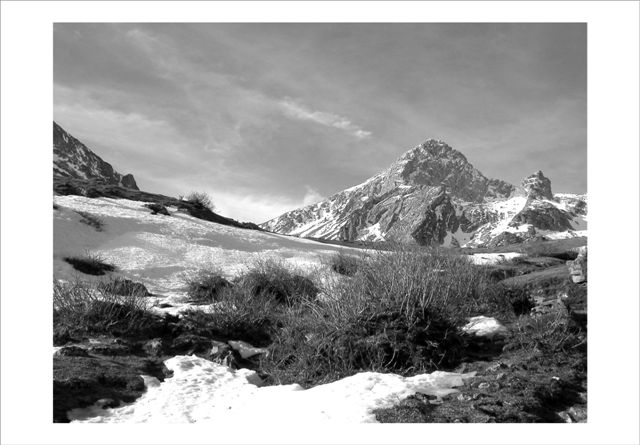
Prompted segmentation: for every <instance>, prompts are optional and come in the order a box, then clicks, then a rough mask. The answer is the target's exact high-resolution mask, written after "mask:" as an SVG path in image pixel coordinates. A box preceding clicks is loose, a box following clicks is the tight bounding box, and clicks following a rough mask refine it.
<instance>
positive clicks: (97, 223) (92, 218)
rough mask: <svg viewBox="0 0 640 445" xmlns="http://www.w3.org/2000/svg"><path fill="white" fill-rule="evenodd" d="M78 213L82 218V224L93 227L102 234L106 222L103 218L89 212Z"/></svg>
mask: <svg viewBox="0 0 640 445" xmlns="http://www.w3.org/2000/svg"><path fill="white" fill-rule="evenodd" d="M76 213H77V214H78V215H80V216H81V217H82V219H81V220H80V222H81V223H83V224H86V225H88V226H90V227H93V228H94V229H96V231H98V232H102V229H103V228H104V220H103V219H102V218H100V217H99V216H96V215H92V214H91V213H88V212H81V211H76Z"/></svg>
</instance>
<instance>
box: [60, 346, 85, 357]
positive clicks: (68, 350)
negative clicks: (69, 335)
mask: <svg viewBox="0 0 640 445" xmlns="http://www.w3.org/2000/svg"><path fill="white" fill-rule="evenodd" d="M54 356H55V357H89V352H87V350H86V349H85V348H82V347H80V346H74V345H71V346H64V347H62V348H60V349H58V350H57V351H56V352H55V354H54Z"/></svg>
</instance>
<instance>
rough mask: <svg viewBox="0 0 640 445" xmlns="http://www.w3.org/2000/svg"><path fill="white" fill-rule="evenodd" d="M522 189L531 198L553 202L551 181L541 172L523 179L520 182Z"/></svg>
mask: <svg viewBox="0 0 640 445" xmlns="http://www.w3.org/2000/svg"><path fill="white" fill-rule="evenodd" d="M522 187H523V188H524V189H525V191H526V192H527V196H529V197H531V198H534V199H550V200H553V194H552V193H551V181H550V180H549V178H547V177H545V176H544V174H542V171H541V170H538V171H537V172H535V173H534V174H532V175H530V176H527V177H526V178H524V179H523V180H522Z"/></svg>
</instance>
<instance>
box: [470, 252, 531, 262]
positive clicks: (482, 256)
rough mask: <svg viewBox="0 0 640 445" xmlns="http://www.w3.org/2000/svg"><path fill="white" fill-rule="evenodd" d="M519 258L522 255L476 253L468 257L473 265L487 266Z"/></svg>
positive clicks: (512, 253) (516, 253)
mask: <svg viewBox="0 0 640 445" xmlns="http://www.w3.org/2000/svg"><path fill="white" fill-rule="evenodd" d="M519 256H522V254H521V253H518V252H506V253H474V254H473V255H468V258H469V261H471V262H472V263H473V264H478V265H486V264H496V263H499V262H500V261H505V260H510V259H513V258H516V257H519Z"/></svg>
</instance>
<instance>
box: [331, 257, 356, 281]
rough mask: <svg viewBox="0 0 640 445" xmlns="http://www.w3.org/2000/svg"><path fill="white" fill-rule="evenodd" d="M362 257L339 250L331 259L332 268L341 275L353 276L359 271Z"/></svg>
mask: <svg viewBox="0 0 640 445" xmlns="http://www.w3.org/2000/svg"><path fill="white" fill-rule="evenodd" d="M359 263H360V259H359V258H356V257H354V256H353V255H347V254H345V253H343V252H338V253H337V254H335V255H334V256H333V257H331V259H330V263H329V265H330V268H331V270H333V271H334V272H337V273H339V274H340V275H346V276H348V277H350V276H353V275H354V274H355V273H356V272H357V271H358V266H359Z"/></svg>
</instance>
